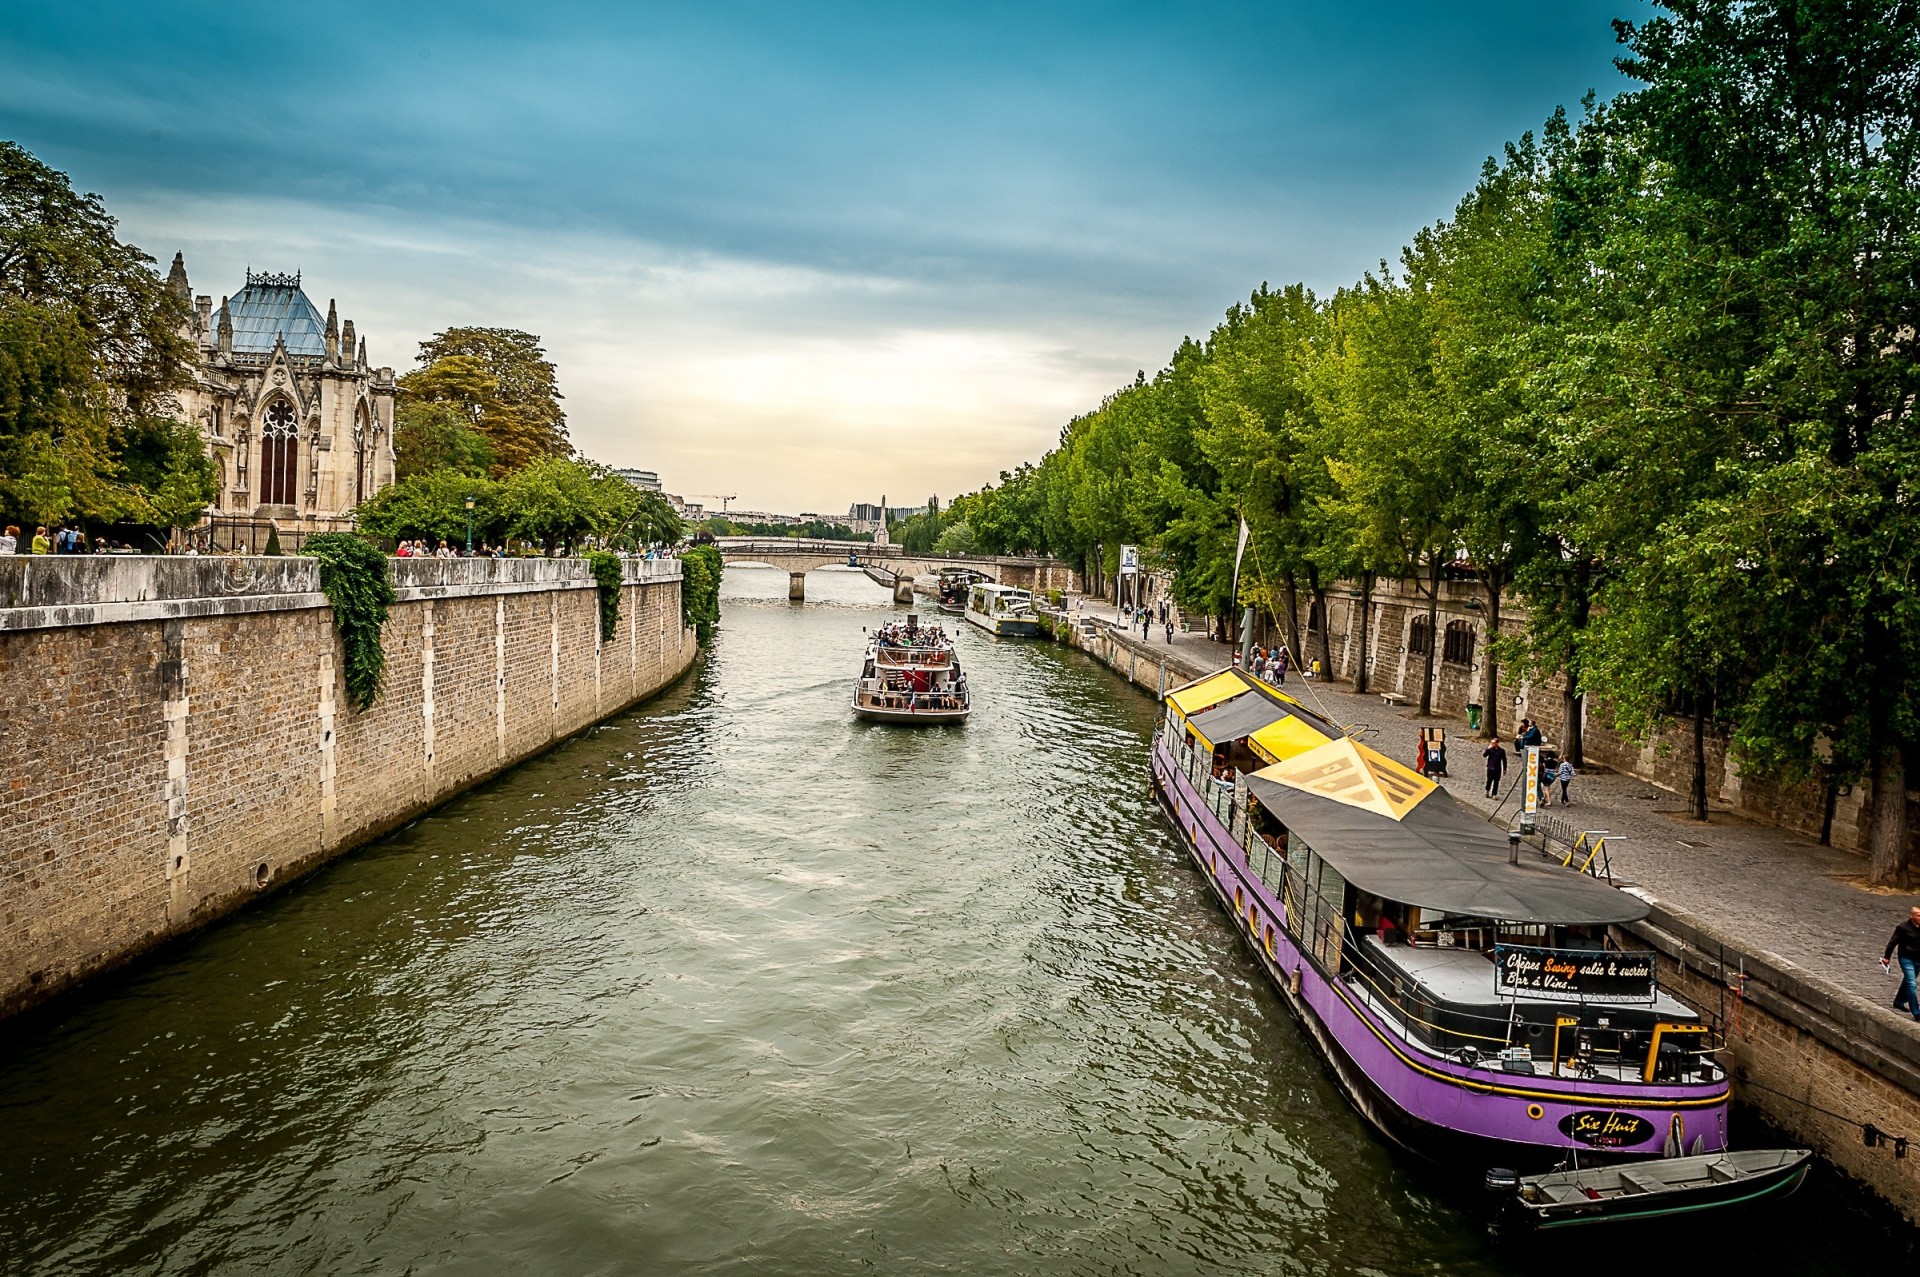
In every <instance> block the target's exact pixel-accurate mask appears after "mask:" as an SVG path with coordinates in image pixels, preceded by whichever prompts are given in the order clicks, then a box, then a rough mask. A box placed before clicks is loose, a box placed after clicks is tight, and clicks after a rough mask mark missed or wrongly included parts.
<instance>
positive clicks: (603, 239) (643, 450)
mask: <svg viewBox="0 0 1920 1277" xmlns="http://www.w3.org/2000/svg"><path fill="white" fill-rule="evenodd" d="M1645 12H1646V11H1645V8H1644V6H1643V5H1642V4H1640V3H1637V2H1632V0H1605V2H1600V3H1596V2H1593V0H1550V2H1546V0H1481V2H1480V3H1475V4H1465V3H1461V4H1453V3H1410V2H1400V3H1385V2H1378V0H1376V2H1365V0H1350V2H1348V3H1340V4H1331V3H1325V2H1315V3H1283V2H1275V3H1269V4H1262V5H1244V6H1242V5H1234V4H1230V3H1225V2H1224V0H1222V2H1219V3H1211V4H1179V3H1161V4H1154V5H1137V4H1044V3H1032V2H1029V3H1025V4H1012V5H998V4H993V3H981V2H975V3H970V4H965V5H961V4H952V3H949V4H932V3H909V2H896V3H893V4H865V3H838V4H806V3H787V4H757V3H732V2H729V0H709V2H706V3H700V4H682V5H656V4H647V3H607V4H585V3H569V2H567V0H547V2H544V3H534V4H528V3H519V4H512V5H508V4H498V3H493V2H492V0H470V2H467V3H461V4H441V3H432V2H425V3H412V4H405V5H402V4H391V3H389V4H385V5H372V4H362V3H358V2H357V0H326V2H324V3H311V4H305V5H298V6H293V5H233V4H224V3H223V4H216V3H165V2H164V0H147V2H146V3H138V4H118V3H102V4H90V5H76V4H73V3H71V2H70V0H60V2H57V3H43V2H41V0H0V13H4V15H5V17H4V21H0V137H5V138H7V139H10V140H12V141H16V142H19V143H20V144H22V145H24V146H26V147H27V148H28V149H29V150H31V151H33V152H34V153H35V154H36V155H38V156H39V157H40V158H41V159H42V160H44V161H46V162H47V163H49V164H51V165H53V166H54V167H56V168H59V169H62V170H63V171H65V172H67V173H68V174H70V175H71V177H72V179H73V183H74V185H75V186H76V187H78V188H79V189H81V190H86V191H92V192H96V193H98V194H99V195H100V196H101V197H102V198H103V199H104V200H105V201H106V204H107V207H108V209H109V211H110V212H112V213H113V214H114V215H115V216H116V217H118V218H119V219H120V229H121V234H122V237H123V238H125V239H127V240H129V241H130V242H132V243H135V244H138V245H139V246H140V247H141V248H143V249H145V250H146V251H147V252H149V253H150V254H152V255H153V256H154V257H155V258H156V259H158V260H159V263H160V265H161V268H162V269H164V267H165V265H166V263H167V262H168V261H169V260H170V259H171V258H172V256H173V254H174V252H175V251H182V252H184V253H185V255H186V263H187V269H188V273H189V275H190V277H191V280H192V284H193V288H194V291H195V292H196V293H208V294H212V295H214V296H215V297H216V298H218V297H219V296H221V295H224V294H228V293H232V292H235V291H237V290H238V289H239V288H240V287H241V286H242V284H243V283H244V273H245V271H246V270H247V268H248V267H251V268H252V269H254V270H276V271H280V270H289V271H290V270H295V269H297V270H299V271H301V272H302V274H303V278H304V281H305V284H306V287H307V291H308V293H309V295H310V296H311V297H312V298H313V299H314V301H315V303H316V304H317V305H318V306H320V307H321V308H322V309H324V308H325V306H326V304H327V301H328V300H329V299H338V302H339V306H340V314H341V317H342V318H343V319H345V318H351V319H353V320H354V321H355V326H356V327H357V328H358V330H359V331H360V332H361V333H362V334H363V335H365V336H366V338H367V345H368V353H369V356H370V358H371V359H372V360H373V361H374V362H375V363H376V364H385V365H392V366H393V367H395V368H396V369H398V370H399V371H402V372H404V371H406V370H407V369H408V368H410V367H412V366H413V364H414V357H415V355H416V353H417V350H418V343H419V342H420V341H421V340H422V339H423V338H425V337H427V336H428V335H429V334H431V333H434V332H437V331H439V330H440V329H443V328H446V327H448V326H450V325H493V326H501V327H510V328H520V329H524V330H526V331H528V332H533V333H537V334H539V335H540V336H541V338H542V339H543V340H544V342H545V344H546V347H547V351H548V355H549V357H550V358H551V359H553V360H554V362H555V363H556V364H557V365H558V368H559V379H560V386H561V390H562V392H563V393H564V394H565V396H566V407H567V410H568V418H569V419H568V425H569V429H570V432H571V435H572V438H573V441H574V444H575V446H576V447H577V448H579V449H580V450H581V451H582V452H583V453H585V454H586V455H588V456H591V457H593V458H595V459H596V460H599V461H603V462H606V463H607V464H610V465H615V466H638V467H641V468H645V469H652V470H657V471H659V473H660V476H661V478H662V480H663V482H664V483H665V484H666V486H667V488H668V490H669V491H672V492H676V493H680V494H682V495H684V496H687V497H689V498H690V499H703V498H704V499H706V500H707V502H708V504H709V505H714V506H717V505H718V504H719V502H718V501H717V499H716V498H718V497H721V496H736V497H737V500H736V501H735V502H734V507H733V508H735V509H757V510H774V511H780V512H785V513H799V512H802V511H821V512H828V513H843V512H844V511H845V509H846V507H847V506H848V505H849V504H850V503H852V502H854V501H877V500H879V499H880V497H881V496H882V495H885V496H886V497H888V499H889V500H890V501H891V502H892V503H893V504H895V505H907V504H917V503H919V502H921V501H923V500H925V499H926V497H927V496H928V495H930V494H938V495H939V496H940V497H941V498H942V499H943V500H944V499H947V498H950V497H951V496H953V495H955V494H957V493H960V492H964V491H969V490H971V489H974V488H977V487H979V486H980V485H981V484H982V483H986V482H991V481H992V480H993V479H994V478H995V477H996V476H997V475H998V473H999V472H1000V471H1001V470H1003V469H1009V468H1011V467H1013V466H1014V465H1016V464H1018V463H1019V462H1021V461H1023V460H1035V459H1037V458H1038V457H1039V456H1040V455H1041V454H1042V453H1044V452H1045V451H1046V450H1047V449H1048V448H1049V447H1051V446H1053V444H1054V443H1055V442H1056V441H1057V439H1058V436H1059V432H1060V430H1061V428H1062V427H1063V426H1064V425H1066V423H1067V422H1068V421H1069V420H1071V419H1072V418H1073V417H1074V416H1075V415H1077V414H1079V413H1082V412H1086V411H1088V410H1090V409H1092V408H1094V407H1097V406H1098V404H1099V402H1100V400H1101V398H1102V397H1103V396H1104V395H1106V394H1109V393H1111V392H1112V391H1113V390H1115V389H1117V388H1118V387H1119V386H1121V385H1123V384H1125V383H1126V382H1128V381H1130V380H1131V379H1132V377H1133V375H1134V373H1135V371H1136V370H1137V369H1144V370H1146V371H1147V372H1148V373H1149V374H1151V373H1152V372H1153V371H1154V370H1155V369H1157V368H1160V367H1162V366H1163V365H1164V364H1165V363H1166V362H1167V359H1168V358H1169V356H1170V355H1171V353H1172V351H1173V349H1174V348H1175V346H1176V345H1177V344H1178V343H1179V341H1180V339H1181V337H1183V336H1186V335H1192V336H1195V337H1201V336H1204V335H1205V334H1206V332H1207V331H1209V330H1210V329H1211V328H1212V327H1213V326H1214V325H1215V324H1216V323H1217V322H1218V321H1219V319H1220V317H1221V315H1222V313H1223V312H1224V311H1225V309H1226V307H1227V306H1229V305H1230V304H1232V303H1233V302H1234V301H1235V300H1236V299H1240V298H1243V297H1245V296H1246V295H1247V294H1248V293H1249V292H1251V291H1252V290H1253V289H1255V288H1256V287H1258V286H1259V285H1260V284H1261V283H1262V282H1269V283H1272V284H1273V285H1275V286H1278V285H1280V284H1283V283H1288V282H1292V281H1295V280H1302V281H1305V282H1306V283H1307V284H1308V285H1309V286H1310V287H1312V288H1313V289H1315V290H1316V291H1319V292H1330V291H1332V290H1333V289H1335V288H1338V287H1340V286H1341V285H1343V284H1346V283H1350V282H1352V281H1353V280H1355V279H1357V278H1358V277H1359V275H1360V274H1361V272H1363V271H1365V270H1367V269H1369V268H1371V267H1373V266H1374V265H1375V264H1376V263H1378V262H1379V261H1380V259H1382V258H1389V259H1390V258H1393V257H1395V256H1396V255H1397V253H1398V251H1399V247H1400V245H1402V244H1404V243H1406V242H1407V241H1408V240H1409V238H1410V237H1411V236H1412V234H1413V233H1414V231H1415V230H1417V229H1418V228H1419V227H1421V226H1423V225H1426V224H1429V223H1431V222H1433V221H1435V220H1437V219H1441V218H1444V217H1446V216H1447V215H1448V213H1449V212H1450V210H1451V209H1452V208H1453V206H1454V204H1455V203H1456V202H1457V201H1458V200H1459V198H1460V197H1461V196H1462V195H1463V194H1464V193H1465V192H1466V191H1467V189H1468V188H1469V187H1470V186H1471V184H1472V183H1473V181H1474V178H1475V176H1476V175H1477V173H1478V171H1479V168H1480V165H1481V162H1482V161H1483V160H1484V159H1485V157H1487V156H1488V155H1490V154H1493V153H1496V152H1497V151H1498V150H1499V149H1500V147H1501V146H1502V145H1503V144H1504V143H1505V142H1506V141H1508V140H1510V139H1513V138H1515V137H1517V136H1519V134H1520V133H1522V132H1523V131H1526V130H1528V129H1536V130H1537V129H1538V127H1539V125H1540V123H1541V121H1543V120H1544V119H1545V118H1546V117H1547V116H1548V115H1549V113H1551V112H1552V110H1553V109H1554V108H1555V107H1556V106H1560V105H1565V106H1567V107H1568V108H1569V109H1570V110H1573V109H1577V106H1578V103H1579V100H1580V98H1581V97H1582V95H1583V94H1585V93H1586V92H1588V91H1589V90H1592V91H1595V92H1598V93H1599V94H1600V96H1601V97H1602V98H1605V97H1609V96H1612V95H1613V94H1615V93H1617V92H1619V91H1620V90H1621V89H1623V88H1624V87H1626V85H1625V82H1624V81H1623V80H1622V79H1621V77H1620V76H1619V74H1618V72H1616V71H1615V70H1614V68H1613V66H1612V58H1613V56H1614V51H1615V45H1614V41H1613V34H1612V30H1611V28H1610V26H1609V21H1610V19H1612V18H1615V17H1627V18H1639V17H1643V16H1645ZM216 304H217V303H216Z"/></svg>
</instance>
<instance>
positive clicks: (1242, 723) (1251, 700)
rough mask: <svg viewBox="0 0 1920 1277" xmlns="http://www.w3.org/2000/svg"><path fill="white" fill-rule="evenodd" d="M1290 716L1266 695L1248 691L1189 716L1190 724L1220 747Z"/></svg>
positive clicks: (1202, 737)
mask: <svg viewBox="0 0 1920 1277" xmlns="http://www.w3.org/2000/svg"><path fill="white" fill-rule="evenodd" d="M1288 717H1291V715H1290V714H1289V713H1288V712H1287V711H1286V710H1285V709H1283V708H1281V707H1280V706H1278V705H1276V704H1274V703H1273V702H1272V701H1270V700H1268V699H1267V698H1266V697H1264V696H1257V695H1255V694H1253V693H1251V692H1248V693H1246V694H1245V695H1242V696H1236V697H1234V698H1233V699H1232V700H1230V701H1226V702H1224V703H1222V704H1219V705H1215V706H1214V707H1213V708H1212V709H1210V710H1208V711H1207V712H1206V713H1204V714H1195V715H1194V716H1193V717H1192V718H1189V719H1188V720H1187V726H1189V727H1191V728H1193V730H1194V731H1196V732H1199V733H1200V739H1202V740H1204V741H1206V742H1207V744H1209V745H1213V746H1216V747H1217V746H1220V745H1224V744H1226V743H1227V742H1228V741H1230V740H1239V739H1240V738H1241V737H1242V736H1248V735H1251V734H1252V733H1254V732H1257V731H1259V730H1260V729H1261V728H1262V727H1265V726H1266V725H1267V724H1268V723H1277V722H1279V721H1280V720H1281V719H1283V718H1288Z"/></svg>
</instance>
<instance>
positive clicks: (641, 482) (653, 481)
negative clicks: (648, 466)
mask: <svg viewBox="0 0 1920 1277" xmlns="http://www.w3.org/2000/svg"><path fill="white" fill-rule="evenodd" d="M614 473H615V474H617V475H619V476H620V477H621V478H622V479H625V480H626V481H627V482H628V483H631V484H632V485H633V486H634V487H636V488H638V489H640V491H642V492H659V491H660V476H659V475H658V474H657V473H655V472H654V471H652V470H634V469H632V468H625V469H620V470H615V471H614Z"/></svg>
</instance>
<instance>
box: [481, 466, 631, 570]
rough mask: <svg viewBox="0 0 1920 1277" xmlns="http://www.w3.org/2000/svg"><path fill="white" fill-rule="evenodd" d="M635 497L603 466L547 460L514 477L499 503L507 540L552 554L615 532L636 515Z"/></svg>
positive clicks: (502, 489)
mask: <svg viewBox="0 0 1920 1277" xmlns="http://www.w3.org/2000/svg"><path fill="white" fill-rule="evenodd" d="M640 495H641V494H640V493H639V492H638V491H637V490H636V489H635V488H634V486H633V485H632V484H630V483H628V482H627V481H626V480H625V479H622V478H621V477H620V476H619V475H616V474H614V473H613V472H612V471H610V470H608V469H607V468H606V467H605V466H602V465H599V464H596V463H594V462H591V461H575V460H573V459H571V458H563V457H549V458H547V459H546V460H544V461H536V462H534V463H533V464H532V465H529V466H526V467H525V468H523V469H521V470H518V471H516V472H514V474H513V475H512V476H511V477H510V478H508V479H507V480H506V481H505V482H504V483H503V484H502V485H501V497H500V499H501V505H502V510H503V513H504V515H505V519H506V527H507V532H508V534H509V535H512V536H516V537H521V538H523V539H525V540H528V541H535V542H538V543H539V545H540V546H541V548H542V549H544V550H545V551H546V552H547V553H549V554H552V553H554V552H555V551H556V550H561V549H567V550H571V549H572V548H573V547H575V546H577V545H578V544H579V543H580V542H582V541H583V540H585V539H586V538H587V537H590V536H599V537H606V536H610V535H612V534H614V533H616V532H618V531H619V530H620V529H621V527H622V526H624V525H625V524H626V523H627V521H628V520H629V519H630V518H632V517H633V516H634V514H635V513H636V512H637V511H638V510H639V509H640Z"/></svg>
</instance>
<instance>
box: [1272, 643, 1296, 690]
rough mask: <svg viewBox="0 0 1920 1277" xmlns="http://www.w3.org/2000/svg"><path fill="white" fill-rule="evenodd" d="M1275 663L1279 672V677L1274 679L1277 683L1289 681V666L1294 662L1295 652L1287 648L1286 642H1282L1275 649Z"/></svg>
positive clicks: (1277, 672)
mask: <svg viewBox="0 0 1920 1277" xmlns="http://www.w3.org/2000/svg"><path fill="white" fill-rule="evenodd" d="M1273 663H1274V668H1275V671H1276V674H1277V677H1276V678H1275V679H1274V680H1273V681H1274V682H1276V683H1285V682H1286V681H1287V666H1289V665H1291V664H1293V653H1292V652H1289V651H1288V650H1287V645H1286V644H1285V643H1282V644H1281V645H1280V646H1279V647H1278V648H1276V649H1275V650H1274V653H1273Z"/></svg>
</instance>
